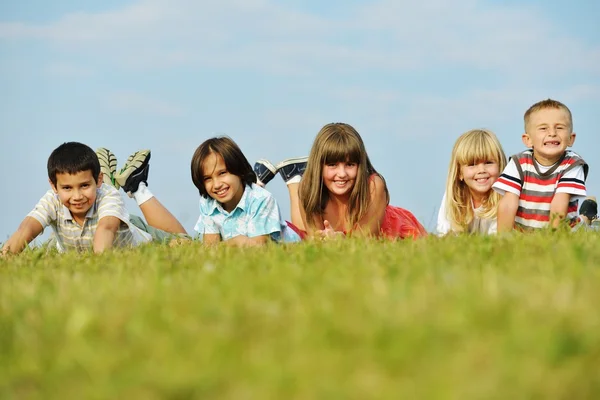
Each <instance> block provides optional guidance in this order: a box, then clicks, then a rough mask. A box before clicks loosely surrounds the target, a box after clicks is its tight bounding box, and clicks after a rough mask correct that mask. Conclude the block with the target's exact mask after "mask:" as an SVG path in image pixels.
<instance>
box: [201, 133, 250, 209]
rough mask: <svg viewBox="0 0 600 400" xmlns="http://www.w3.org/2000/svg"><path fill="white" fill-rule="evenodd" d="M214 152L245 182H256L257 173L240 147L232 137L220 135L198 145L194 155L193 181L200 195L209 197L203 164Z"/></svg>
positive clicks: (230, 170)
mask: <svg viewBox="0 0 600 400" xmlns="http://www.w3.org/2000/svg"><path fill="white" fill-rule="evenodd" d="M212 153H214V154H218V155H220V156H221V157H223V161H224V162H225V167H227V171H228V172H229V173H231V174H233V175H236V176H239V177H240V179H241V180H242V182H243V183H244V184H246V185H251V184H253V183H256V174H255V173H254V171H253V170H252V166H251V165H250V163H249V162H248V160H247V159H246V156H245V155H244V153H242V150H241V149H240V147H239V146H238V145H237V144H236V143H235V142H234V141H233V140H232V139H231V138H229V137H227V136H218V137H214V138H211V139H208V140H206V141H205V142H203V143H202V144H201V145H200V146H198V148H197V149H196V151H195V152H194V156H193V157H192V165H191V169H192V181H193V182H194V185H195V186H196V187H197V188H198V192H200V196H202V197H204V198H208V197H209V196H208V192H207V191H206V188H205V187H204V171H202V166H203V164H204V161H205V160H206V159H207V157H208V156H209V155H210V154H212Z"/></svg>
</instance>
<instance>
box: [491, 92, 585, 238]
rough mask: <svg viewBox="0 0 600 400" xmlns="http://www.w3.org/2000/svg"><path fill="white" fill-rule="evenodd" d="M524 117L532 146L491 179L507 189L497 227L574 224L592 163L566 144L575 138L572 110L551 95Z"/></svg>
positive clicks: (525, 138) (526, 135) (502, 191)
mask: <svg viewBox="0 0 600 400" xmlns="http://www.w3.org/2000/svg"><path fill="white" fill-rule="evenodd" d="M524 120H525V133H524V134H523V136H522V139H523V143H524V144H525V146H527V147H528V148H529V149H528V150H525V151H524V152H522V153H519V154H517V155H514V156H512V157H511V158H510V161H509V163H508V165H507V166H506V168H505V169H504V171H502V174H501V175H500V178H498V180H497V181H496V182H495V183H494V185H493V189H494V190H496V191H497V192H499V193H500V194H502V195H503V197H502V199H501V200H500V203H499V205H498V232H507V231H511V230H512V229H513V228H518V229H521V230H532V229H540V228H545V227H547V226H551V227H557V226H558V225H559V224H560V223H561V221H562V220H564V219H565V218H566V219H567V221H568V222H569V223H570V224H571V225H574V224H575V223H576V222H577V208H578V202H579V198H580V197H581V198H583V197H585V195H586V190H585V179H586V177H587V172H588V165H587V164H586V162H585V161H584V160H583V159H582V158H581V157H580V156H579V155H578V154H577V153H575V152H573V151H570V150H567V147H571V146H572V145H573V143H574V142H575V132H573V118H572V115H571V111H570V110H569V109H568V108H567V106H565V105H564V104H563V103H561V102H559V101H556V100H552V99H547V100H542V101H540V102H538V103H536V104H534V105H533V106H531V107H530V108H529V109H528V110H527V111H526V112H525V116H524Z"/></svg>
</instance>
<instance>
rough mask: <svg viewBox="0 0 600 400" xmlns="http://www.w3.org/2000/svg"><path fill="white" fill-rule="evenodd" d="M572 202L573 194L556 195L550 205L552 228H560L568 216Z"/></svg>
mask: <svg viewBox="0 0 600 400" xmlns="http://www.w3.org/2000/svg"><path fill="white" fill-rule="evenodd" d="M570 200H571V194H569V193H555V194H554V197H553V198H552V202H551V203H550V226H551V227H552V228H556V227H558V225H560V223H561V221H562V220H563V219H564V218H565V216H566V215H567V210H568V208H569V201H570Z"/></svg>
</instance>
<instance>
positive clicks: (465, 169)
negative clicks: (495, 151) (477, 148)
mask: <svg viewBox="0 0 600 400" xmlns="http://www.w3.org/2000/svg"><path fill="white" fill-rule="evenodd" d="M498 176H500V167H499V166H498V163H497V162H496V161H494V160H480V161H476V162H473V163H471V164H469V165H462V166H461V167H460V175H459V178H460V180H461V181H463V182H464V183H465V185H467V187H468V188H469V191H470V192H471V196H472V197H473V203H474V206H475V207H476V208H477V207H479V206H480V205H481V201H482V199H483V198H485V197H486V196H488V194H489V193H490V190H492V185H493V184H494V182H496V180H497V179H498Z"/></svg>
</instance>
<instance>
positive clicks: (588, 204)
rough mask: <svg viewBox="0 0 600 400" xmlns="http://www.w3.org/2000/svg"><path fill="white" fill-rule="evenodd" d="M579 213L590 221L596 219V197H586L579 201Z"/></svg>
mask: <svg viewBox="0 0 600 400" xmlns="http://www.w3.org/2000/svg"><path fill="white" fill-rule="evenodd" d="M579 214H583V215H585V216H586V217H587V219H589V220H590V221H593V220H595V219H597V218H598V203H597V202H596V198H595V197H586V198H585V200H584V201H583V203H581V207H580V208H579Z"/></svg>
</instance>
